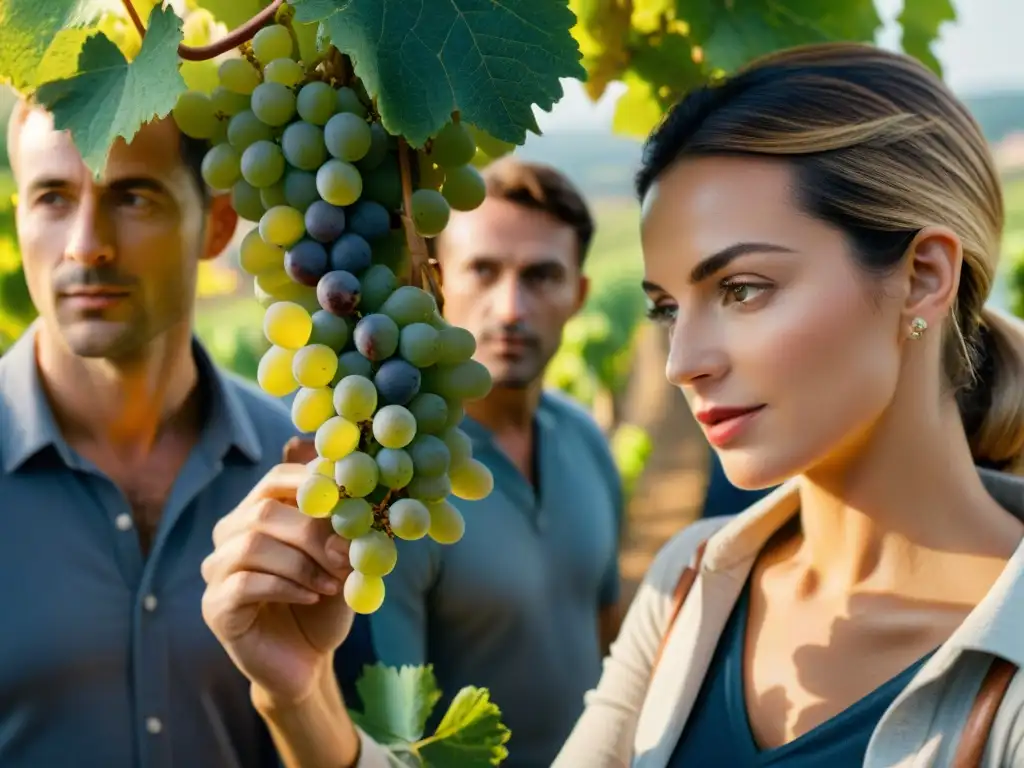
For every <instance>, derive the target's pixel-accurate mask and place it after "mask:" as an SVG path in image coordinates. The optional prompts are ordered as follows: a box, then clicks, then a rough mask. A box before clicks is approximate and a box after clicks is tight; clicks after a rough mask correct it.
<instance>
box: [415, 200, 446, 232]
mask: <svg viewBox="0 0 1024 768" xmlns="http://www.w3.org/2000/svg"><path fill="white" fill-rule="evenodd" d="M451 213H452V209H451V206H449V205H448V201H447V200H445V199H444V196H443V195H442V194H441V193H440V192H437V191H435V190H433V189H417V190H416V191H415V192H413V193H412V221H413V224H415V225H416V231H417V232H418V233H419V234H420V235H422V236H423V237H437V236H438V235H439V234H441V232H443V231H444V228H445V227H447V226H448V219H449V218H451Z"/></svg>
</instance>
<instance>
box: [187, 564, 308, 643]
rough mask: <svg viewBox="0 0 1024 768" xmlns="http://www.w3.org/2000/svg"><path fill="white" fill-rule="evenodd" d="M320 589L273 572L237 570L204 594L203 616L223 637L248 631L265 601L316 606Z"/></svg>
mask: <svg viewBox="0 0 1024 768" xmlns="http://www.w3.org/2000/svg"><path fill="white" fill-rule="evenodd" d="M319 600H320V595H318V594H317V593H316V592H313V591H310V590H308V589H305V588H304V587H301V586H299V585H298V584H296V583H295V582H293V581H290V580H288V579H284V578H281V577H280V576H274V575H272V574H269V573H256V572H253V571H237V572H235V573H232V574H231V575H230V576H228V577H227V578H226V579H224V580H223V581H220V582H215V583H213V584H212V585H211V586H210V587H209V588H208V589H207V590H206V591H205V592H204V593H203V604H202V608H203V619H204V620H205V621H206V623H207V624H208V625H209V627H210V629H211V630H212V631H213V633H214V634H215V635H216V636H217V637H219V638H221V639H222V640H232V639H234V638H236V637H240V636H241V635H243V634H245V633H246V632H247V631H249V629H250V628H251V627H252V625H253V623H254V622H255V621H256V618H257V617H258V616H259V612H260V607H261V606H262V605H265V604H292V605H312V604H314V603H316V602H318V601H319Z"/></svg>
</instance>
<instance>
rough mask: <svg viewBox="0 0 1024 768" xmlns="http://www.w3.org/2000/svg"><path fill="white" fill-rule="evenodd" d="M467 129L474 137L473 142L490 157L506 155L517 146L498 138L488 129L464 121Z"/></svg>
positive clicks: (495, 157)
mask: <svg viewBox="0 0 1024 768" xmlns="http://www.w3.org/2000/svg"><path fill="white" fill-rule="evenodd" d="M463 125H464V126H465V127H466V130H467V131H469V135H470V136H471V137H472V138H473V143H475V144H476V146H477V148H478V149H479V150H480V151H481V152H483V153H484V154H485V155H487V156H488V157H490V158H492V159H494V160H497V159H498V158H499V157H504V156H505V155H507V154H508V153H509V152H511V151H512V150H514V149H515V148H516V145H515V144H510V143H509V142H507V141H502V140H501V139H496V138H494V137H493V136H491V134H489V133H487V131H484V130H481V129H480V128H477V127H476V126H475V125H472V124H470V123H463Z"/></svg>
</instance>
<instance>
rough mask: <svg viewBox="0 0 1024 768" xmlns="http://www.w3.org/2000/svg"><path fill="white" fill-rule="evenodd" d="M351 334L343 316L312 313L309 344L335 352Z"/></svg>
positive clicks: (341, 347)
mask: <svg viewBox="0 0 1024 768" xmlns="http://www.w3.org/2000/svg"><path fill="white" fill-rule="evenodd" d="M275 247H276V246H275ZM351 336H352V331H351V329H350V328H349V325H348V321H347V320H346V319H345V318H343V317H338V316H337V315H332V314H331V313H330V312H328V311H327V310H326V309H321V310H318V311H316V312H314V313H313V332H312V333H311V334H310V335H309V343H310V344H326V345H327V346H328V347H330V348H331V349H333V350H334V351H335V352H341V350H342V349H344V348H345V345H346V344H348V340H349V339H350V338H351ZM343 415H344V414H343Z"/></svg>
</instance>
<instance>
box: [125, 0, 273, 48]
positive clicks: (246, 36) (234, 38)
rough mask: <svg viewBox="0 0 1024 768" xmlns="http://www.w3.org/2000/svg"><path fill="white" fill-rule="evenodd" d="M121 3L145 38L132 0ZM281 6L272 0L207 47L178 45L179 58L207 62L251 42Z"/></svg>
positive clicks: (144, 29) (140, 20) (144, 31)
mask: <svg viewBox="0 0 1024 768" xmlns="http://www.w3.org/2000/svg"><path fill="white" fill-rule="evenodd" d="M121 3H122V5H124V8H125V10H126V11H127V12H128V15H129V16H130V17H131V20H132V24H134V25H135V29H136V30H138V33H139V37H143V38H144V37H145V36H146V26H145V24H143V23H142V19H141V18H139V13H138V11H136V10H135V6H133V5H132V0H121ZM282 5H284V0H274V2H272V3H271V4H270V5H268V6H267V7H266V8H264V9H263V10H262V11H260V12H259V13H257V14H256V15H255V16H253V17H252V18H251V19H249V20H248V21H247V22H245V23H244V24H242V25H240V26H238V27H237V28H235V29H233V30H231V31H230V32H228V34H227V35H225V36H224V37H222V38H221V39H220V40H218V41H216V42H214V43H210V44H209V45H200V46H197V47H192V46H191V45H185V44H184V43H181V44H180V45H178V56H179V58H181V59H184V60H185V61H208V60H209V59H215V58H217V57H218V56H220V55H221V54H222V53H227V52H228V51H230V50H231V49H232V48H237V47H238V46H239V45H241V44H242V43H244V42H247V41H249V40H252V38H253V35H255V34H256V33H257V32H259V31H260V30H261V29H262V28H263V27H265V26H266V25H267V24H268V23H269V22H270V21H272V20H273V19H274V16H275V14H276V13H277V11H278V9H279V8H280V7H281V6H282Z"/></svg>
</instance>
